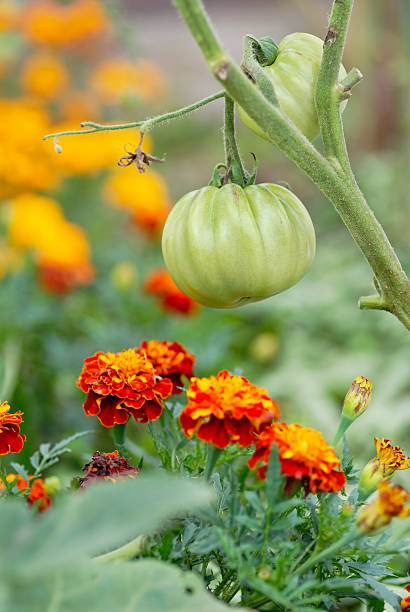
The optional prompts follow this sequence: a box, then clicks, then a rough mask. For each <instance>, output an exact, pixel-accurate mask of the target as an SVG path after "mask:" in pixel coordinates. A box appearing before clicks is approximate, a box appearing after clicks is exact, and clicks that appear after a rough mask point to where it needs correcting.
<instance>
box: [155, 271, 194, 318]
mask: <svg viewBox="0 0 410 612" xmlns="http://www.w3.org/2000/svg"><path fill="white" fill-rule="evenodd" d="M144 290H145V292H146V293H147V294H148V295H153V296H155V297H157V298H158V299H159V301H160V304H161V306H162V308H163V309H164V310H166V311H170V312H179V313H180V314H183V315H191V314H194V313H195V312H196V311H197V310H198V308H199V306H198V304H197V303H196V302H194V300H191V298H190V297H188V296H187V295H185V293H183V292H182V291H181V289H179V287H177V285H176V284H175V283H174V281H173V279H172V277H171V275H170V273H169V272H168V270H166V269H165V268H159V269H158V270H154V271H153V272H151V274H150V275H149V276H148V278H147V279H146V280H145V283H144Z"/></svg>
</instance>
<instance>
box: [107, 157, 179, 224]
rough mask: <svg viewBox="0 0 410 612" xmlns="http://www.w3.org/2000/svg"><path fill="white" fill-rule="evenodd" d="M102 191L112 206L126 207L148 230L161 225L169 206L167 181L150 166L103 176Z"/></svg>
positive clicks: (137, 221) (135, 219)
mask: <svg viewBox="0 0 410 612" xmlns="http://www.w3.org/2000/svg"><path fill="white" fill-rule="evenodd" d="M104 193H105V196H106V198H107V200H108V201H109V203H110V204H112V205H113V206H117V207H119V208H127V209H129V210H130V212H131V213H132V216H133V221H134V222H135V223H136V225H138V227H140V228H141V229H143V230H145V231H146V232H148V233H149V234H156V233H158V232H159V231H160V230H161V229H162V227H163V225H164V223H165V220H166V218H167V216H168V213H169V211H170V210H171V201H170V197H169V193H168V188H167V184H166V182H165V180H164V179H163V178H162V176H161V175H160V174H158V173H157V172H155V171H154V170H148V171H147V172H145V174H139V173H138V172H137V170H136V168H133V167H131V168H127V169H125V168H124V169H122V170H119V171H118V170H117V171H116V172H114V173H113V174H111V176H109V177H108V178H107V180H106V182H105V187H104Z"/></svg>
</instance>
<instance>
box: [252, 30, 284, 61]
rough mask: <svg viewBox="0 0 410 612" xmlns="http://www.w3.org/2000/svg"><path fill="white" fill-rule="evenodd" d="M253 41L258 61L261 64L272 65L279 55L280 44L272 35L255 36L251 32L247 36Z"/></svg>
mask: <svg viewBox="0 0 410 612" xmlns="http://www.w3.org/2000/svg"><path fill="white" fill-rule="evenodd" d="M246 38H247V39H248V40H249V41H251V44H252V49H253V53H254V56H255V59H256V61H257V62H258V64H260V65H261V66H263V67H265V66H271V65H272V64H273V62H274V61H275V59H276V58H277V56H278V45H277V44H276V43H275V41H274V40H273V39H272V38H271V37H270V36H263V37H262V38H255V36H252V35H251V34H248V35H247V37H246Z"/></svg>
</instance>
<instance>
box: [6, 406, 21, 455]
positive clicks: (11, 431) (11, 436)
mask: <svg viewBox="0 0 410 612" xmlns="http://www.w3.org/2000/svg"><path fill="white" fill-rule="evenodd" d="M9 410H10V406H9V404H8V402H2V403H1V404H0V455H7V454H8V453H19V452H20V451H21V449H22V448H23V445H24V442H25V441H26V436H24V435H23V434H21V433H20V425H21V423H22V422H23V419H22V415H23V413H22V412H21V411H20V410H19V411H17V412H12V413H10V412H9Z"/></svg>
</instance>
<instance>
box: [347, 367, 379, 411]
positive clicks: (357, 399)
mask: <svg viewBox="0 0 410 612" xmlns="http://www.w3.org/2000/svg"><path fill="white" fill-rule="evenodd" d="M372 388H373V384H372V381H371V380H368V379H367V378H365V377H364V376H358V377H357V378H355V379H354V381H353V382H352V384H351V386H350V389H349V391H348V392H347V393H346V397H345V399H344V402H343V415H344V416H346V417H347V418H349V419H351V420H354V419H357V417H359V416H360V415H361V414H363V412H365V410H367V408H368V407H369V404H370V400H371V398H372Z"/></svg>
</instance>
